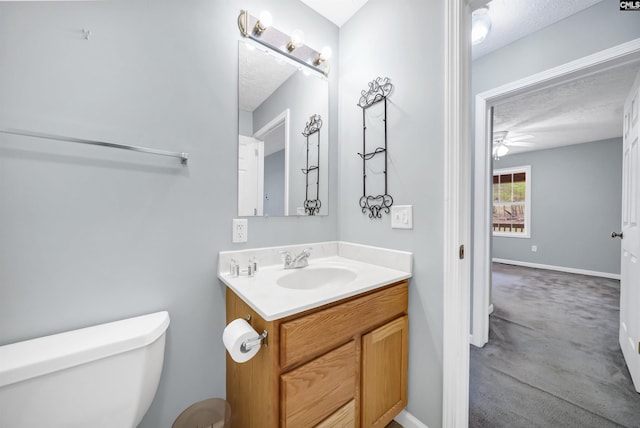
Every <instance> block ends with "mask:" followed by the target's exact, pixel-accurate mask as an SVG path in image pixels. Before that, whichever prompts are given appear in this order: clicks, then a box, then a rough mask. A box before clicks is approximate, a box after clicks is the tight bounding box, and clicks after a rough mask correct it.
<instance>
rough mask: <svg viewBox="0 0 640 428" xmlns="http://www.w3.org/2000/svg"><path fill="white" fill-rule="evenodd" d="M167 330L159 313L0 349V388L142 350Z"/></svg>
mask: <svg viewBox="0 0 640 428" xmlns="http://www.w3.org/2000/svg"><path fill="white" fill-rule="evenodd" d="M168 326H169V313H168V312H166V311H163V312H156V313H153V314H148V315H142V316H139V317H134V318H129V319H124V320H120V321H114V322H110V323H106V324H100V325H95V326H92V327H86V328H81V329H79V330H72V331H67V332H64V333H58V334H53V335H51V336H44V337H39V338H36V339H31V340H25V341H23V342H17V343H12V344H9V345H4V346H0V387H3V386H6V385H10V384H12V383H16V382H20V381H24V380H27V379H30V378H34V377H37V376H42V375H44V374H47V373H53V372H55V371H58V370H63V369H66V368H69V367H73V366H77V365H80V364H84V363H88V362H91V361H95V360H99V359H101V358H106V357H109V356H112V355H115V354H120V353H123V352H127V351H131V350H134V349H137V348H142V347H144V346H146V345H149V344H151V343H153V342H155V341H156V339H158V338H159V337H160V336H161V335H162V334H163V333H164V332H165V331H166V330H167V327H168Z"/></svg>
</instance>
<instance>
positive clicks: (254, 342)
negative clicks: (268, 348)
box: [240, 330, 267, 354]
mask: <svg viewBox="0 0 640 428" xmlns="http://www.w3.org/2000/svg"><path fill="white" fill-rule="evenodd" d="M266 338H267V330H264V331H263V332H262V334H261V335H260V336H258V337H256V338H255V339H249V340H245V341H244V342H242V345H240V352H242V353H243V354H246V353H247V352H249V351H251V350H252V349H253V348H255V347H256V346H260V345H262V340H263V339H266Z"/></svg>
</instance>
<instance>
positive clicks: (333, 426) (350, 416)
mask: <svg viewBox="0 0 640 428" xmlns="http://www.w3.org/2000/svg"><path fill="white" fill-rule="evenodd" d="M355 427H356V401H355V400H351V401H349V402H348V403H347V404H345V405H344V406H342V407H340V408H339V409H338V410H336V411H335V412H334V413H333V414H332V415H331V416H329V417H328V418H327V419H325V420H324V421H322V422H320V423H319V424H318V425H316V427H315V428H355Z"/></svg>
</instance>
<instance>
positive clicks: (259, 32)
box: [238, 10, 331, 76]
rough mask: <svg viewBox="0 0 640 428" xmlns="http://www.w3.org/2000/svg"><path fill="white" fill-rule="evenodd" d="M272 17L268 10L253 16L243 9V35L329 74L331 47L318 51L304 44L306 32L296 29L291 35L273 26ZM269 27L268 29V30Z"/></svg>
mask: <svg viewBox="0 0 640 428" xmlns="http://www.w3.org/2000/svg"><path fill="white" fill-rule="evenodd" d="M271 23H272V18H271V14H270V13H268V12H266V13H265V12H261V13H260V16H259V17H257V18H256V17H255V16H252V15H251V14H249V11H247V10H243V11H241V12H240V15H239V16H238V28H239V29H240V33H241V34H242V36H243V37H246V38H249V39H251V40H253V41H255V42H257V43H260V44H261V45H263V46H266V47H268V48H269V49H271V50H273V51H276V52H278V53H280V54H282V55H284V56H285V57H287V58H289V59H292V60H294V61H296V62H298V63H300V64H303V65H306V66H307V67H309V68H311V69H312V70H315V71H317V72H320V73H321V74H323V75H325V76H326V75H328V74H329V64H328V61H327V60H328V59H329V57H330V56H331V48H329V47H326V48H323V49H322V52H318V51H316V50H314V49H312V48H310V47H309V46H307V45H305V44H304V33H303V32H302V30H295V31H294V32H293V34H292V35H291V36H289V35H287V34H285V33H283V32H281V31H279V30H278V29H276V28H273V27H271ZM267 28H268V31H267Z"/></svg>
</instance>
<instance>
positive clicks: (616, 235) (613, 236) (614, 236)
mask: <svg viewBox="0 0 640 428" xmlns="http://www.w3.org/2000/svg"><path fill="white" fill-rule="evenodd" d="M611 237H612V238H620V239H622V232H620V233H615V232H611Z"/></svg>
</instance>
